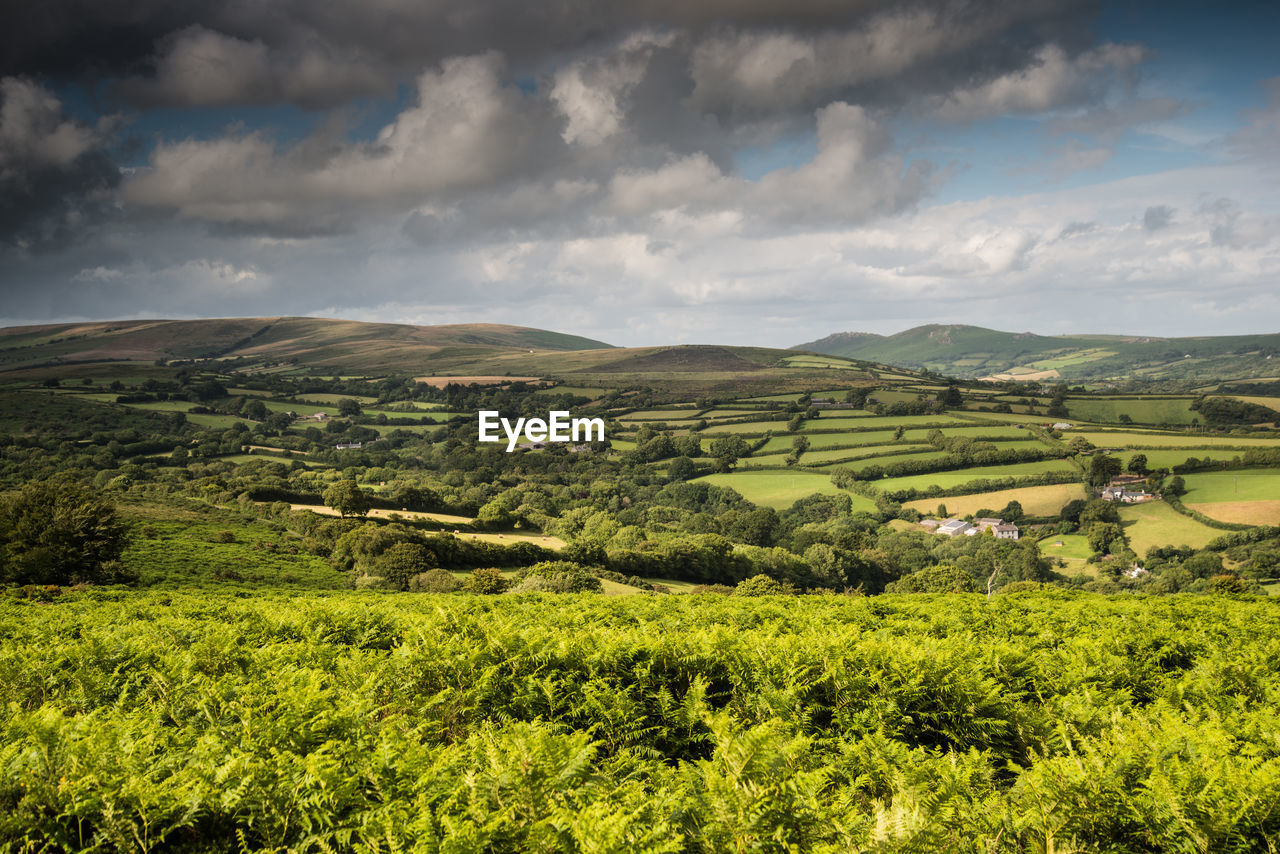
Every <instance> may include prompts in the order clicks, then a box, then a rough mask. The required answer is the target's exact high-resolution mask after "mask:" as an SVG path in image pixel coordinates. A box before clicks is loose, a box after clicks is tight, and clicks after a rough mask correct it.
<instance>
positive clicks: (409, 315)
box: [0, 0, 1280, 346]
mask: <svg viewBox="0 0 1280 854" xmlns="http://www.w3.org/2000/svg"><path fill="white" fill-rule="evenodd" d="M0 20H3V21H4V24H5V26H4V27H0V45H3V49H0V57H3V59H0V288H3V296H4V308H3V309H0V326H8V325H17V324H27V323H49V322H58V321H66V320H97V319H122V318H138V317H148V318H161V317H166V318H190V317H244V316H276V315H307V316H322V317H341V318H347V319H354V320H376V321H388V322H403V323H420V324H437V323H466V322H492V323H512V324H518V325H524V326H535V327H541V328H547V329H553V330H557V331H562V332H568V333H573V334H578V335H585V336H588V337H592V338H597V339H600V340H604V341H608V342H609V343H612V344H619V345H624V346H627V345H643V344H667V343H686V342H690V343H723V344H759V345H768V346H791V345H795V344H798V343H800V342H804V341H811V340H814V339H817V338H821V337H824V336H826V335H829V334H831V333H835V332H845V331H862V332H878V333H882V334H891V333H894V332H899V331H902V330H904V329H907V328H910V327H914V326H918V325H921V324H926V323H971V324H975V325H980V326H986V327H990V328H995V329H1002V330H1006V331H1014V332H1020V331H1033V332H1037V333H1040V334H1046V335H1052V334H1069V333H1111V334H1133V335H1160V336H1179V335H1229V334H1248V333H1264V332H1277V331H1280V323H1277V321H1278V320H1280V295H1278V292H1280V289H1277V288H1276V287H1275V281H1276V276H1277V272H1278V271H1280V204H1277V202H1278V201H1280V194H1278V192H1277V190H1278V189H1280V183H1278V182H1280V145H1277V142H1280V139H1278V138H1277V137H1278V135H1280V59H1278V58H1277V56H1276V55H1275V51H1274V48H1273V45H1272V42H1273V40H1274V35H1275V34H1276V33H1277V32H1280V10H1278V9H1277V8H1276V7H1275V6H1274V5H1273V4H1264V3H1234V4H1212V5H1209V4H1196V3H1159V4H1157V3H1150V2H1145V3H1135V2H1126V3H1099V4H1082V3H1077V2H1067V0H1028V2H1008V3H972V2H956V1H955V0H921V2H915V3H907V4H902V3H891V2H887V0H864V1H863V2H831V1H830V0H799V2H795V0H793V2H789V3H785V4H784V3H781V2H777V0H713V1H712V2H707V3H700V4H676V3H672V2H669V0H634V2H629V3H625V4H594V5H593V4H589V3H585V2H570V3H565V4H561V5H559V6H557V7H554V9H551V8H535V4H527V3H516V2H509V0H480V2H474V3H469V4H466V5H465V6H457V7H455V8H452V9H450V8H445V7H435V8H433V7H431V6H430V5H429V4H418V3H412V2H409V1H408V0H380V2H378V3H376V4H372V5H370V4H364V3H351V2H343V1H342V0H340V1H339V2H328V3H316V2H308V0H282V2H281V3H277V4H271V5H270V6H263V5H262V4H256V3H250V2H248V0H240V1H239V2H232V3H219V4H215V3H202V2H199V0H197V1H196V2H192V3H185V4H171V3H164V2H160V0H147V2H141V3H139V2H130V3H124V2H116V0H108V2H98V3H90V2H88V0H57V2H52V3H49V4H43V5H30V6H28V7H25V8H23V9H14V10H9V11H6V12H4V13H0Z"/></svg>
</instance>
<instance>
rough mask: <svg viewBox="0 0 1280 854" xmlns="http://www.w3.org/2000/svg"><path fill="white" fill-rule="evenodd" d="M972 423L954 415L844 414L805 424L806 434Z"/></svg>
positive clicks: (812, 419)
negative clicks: (819, 431)
mask: <svg viewBox="0 0 1280 854" xmlns="http://www.w3.org/2000/svg"><path fill="white" fill-rule="evenodd" d="M968 423H970V422H968V421H966V420H964V419H963V418H956V417H955V416H954V415H901V416H893V415H864V416H861V417H856V418H850V417H848V416H845V415H843V414H841V415H839V416H832V417H826V416H823V417H819V418H810V419H808V420H806V421H805V422H804V429H805V431H806V432H808V431H810V430H841V429H845V428H849V427H853V428H855V429H858V430H865V429H870V428H874V427H919V426H930V427H932V426H935V425H936V426H938V427H943V426H947V425H952V424H968Z"/></svg>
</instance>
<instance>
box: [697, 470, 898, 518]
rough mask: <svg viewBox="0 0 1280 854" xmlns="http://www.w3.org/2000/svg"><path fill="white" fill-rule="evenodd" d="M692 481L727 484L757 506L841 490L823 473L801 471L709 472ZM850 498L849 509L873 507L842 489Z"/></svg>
mask: <svg viewBox="0 0 1280 854" xmlns="http://www.w3.org/2000/svg"><path fill="white" fill-rule="evenodd" d="M696 482H700V483H710V484H713V485H715V486H728V487H730V488H732V489H734V490H736V491H737V492H738V494H740V495H741V496H742V497H743V498H745V499H747V500H748V501H750V502H752V503H753V504H758V505H760V506H761V507H772V508H774V509H775V510H785V509H786V508H788V507H790V506H791V505H792V504H795V503H796V502H797V501H799V500H800V499H801V498H804V497H806V496H809V495H813V494H814V493H815V492H816V493H820V494H822V495H835V494H836V493H839V492H841V491H842V490H840V489H839V488H837V487H836V485H835V484H833V483H832V482H831V478H829V477H827V476H826V475H825V474H815V473H814V472H804V471H795V472H792V471H737V472H730V473H729V474H710V475H707V476H706V477H700V478H698V479H697V481H696ZM845 494H846V495H848V496H849V497H850V498H852V499H853V510H854V512H858V511H860V510H866V511H868V512H870V511H874V510H875V503H874V502H873V501H872V500H871V499H870V498H866V497H864V496H862V495H854V494H852V493H849V492H845Z"/></svg>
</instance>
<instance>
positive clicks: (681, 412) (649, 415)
mask: <svg viewBox="0 0 1280 854" xmlns="http://www.w3.org/2000/svg"><path fill="white" fill-rule="evenodd" d="M697 414H698V410H696V409H694V408H692V407H688V408H685V409H642V410H639V411H637V412H628V413H627V414H626V415H621V416H619V417H618V420H619V421H687V420H689V419H691V418H693V417H694V416H695V415H697Z"/></svg>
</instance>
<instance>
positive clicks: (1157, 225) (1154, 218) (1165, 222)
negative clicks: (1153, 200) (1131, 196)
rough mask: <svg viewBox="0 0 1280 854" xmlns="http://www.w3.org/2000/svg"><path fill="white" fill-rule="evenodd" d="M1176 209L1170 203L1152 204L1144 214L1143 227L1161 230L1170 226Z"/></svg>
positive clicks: (1150, 229)
mask: <svg viewBox="0 0 1280 854" xmlns="http://www.w3.org/2000/svg"><path fill="white" fill-rule="evenodd" d="M1174 213H1175V211H1174V209H1173V208H1171V207H1169V206H1168V205H1152V206H1151V207H1149V208H1147V209H1146V211H1145V212H1143V214H1142V227H1143V228H1145V229H1146V230H1147V231H1159V230H1160V229H1162V228H1168V227H1169V223H1171V222H1173V215H1174Z"/></svg>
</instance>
